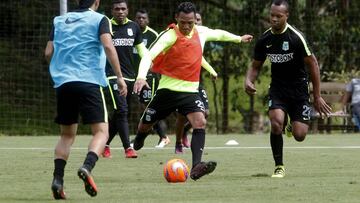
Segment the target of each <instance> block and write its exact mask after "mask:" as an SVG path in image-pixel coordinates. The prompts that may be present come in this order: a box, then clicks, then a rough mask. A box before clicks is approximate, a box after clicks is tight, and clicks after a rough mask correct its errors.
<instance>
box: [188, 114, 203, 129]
mask: <svg viewBox="0 0 360 203" xmlns="http://www.w3.org/2000/svg"><path fill="white" fill-rule="evenodd" d="M191 126H192V127H193V128H194V129H205V127H206V119H205V117H202V118H199V119H195V120H194V123H191Z"/></svg>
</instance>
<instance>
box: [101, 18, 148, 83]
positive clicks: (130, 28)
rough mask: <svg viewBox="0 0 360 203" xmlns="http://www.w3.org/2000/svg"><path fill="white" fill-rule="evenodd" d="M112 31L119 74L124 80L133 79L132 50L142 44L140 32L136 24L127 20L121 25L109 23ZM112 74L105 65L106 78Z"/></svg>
mask: <svg viewBox="0 0 360 203" xmlns="http://www.w3.org/2000/svg"><path fill="white" fill-rule="evenodd" d="M111 24H112V30H113V44H114V46H115V49H116V52H117V54H118V57H119V61H120V66H121V72H122V74H123V76H124V78H127V79H135V78H136V75H137V69H138V67H136V65H135V60H134V54H133V49H134V47H135V46H136V45H138V44H140V43H142V41H143V40H142V36H141V30H140V27H139V25H138V24H136V23H135V22H133V21H131V20H128V19H127V22H126V23H125V24H123V25H120V24H117V23H116V22H115V20H112V21H111ZM114 75H115V74H114V72H113V70H112V68H111V66H110V64H109V63H106V76H108V77H109V76H114Z"/></svg>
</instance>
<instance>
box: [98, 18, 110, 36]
mask: <svg viewBox="0 0 360 203" xmlns="http://www.w3.org/2000/svg"><path fill="white" fill-rule="evenodd" d="M105 33H109V34H112V29H111V22H110V20H109V18H108V17H106V16H104V17H103V19H101V21H100V25H99V36H100V35H102V34H105Z"/></svg>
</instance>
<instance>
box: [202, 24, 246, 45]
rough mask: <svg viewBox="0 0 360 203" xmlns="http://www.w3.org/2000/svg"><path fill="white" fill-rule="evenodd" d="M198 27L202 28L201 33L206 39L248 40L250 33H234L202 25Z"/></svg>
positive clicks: (236, 41) (237, 41) (238, 41)
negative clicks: (241, 34)
mask: <svg viewBox="0 0 360 203" xmlns="http://www.w3.org/2000/svg"><path fill="white" fill-rule="evenodd" d="M198 29H204V31H202V32H201V33H202V34H204V35H205V38H206V41H225V42H235V43H240V42H250V41H251V40H252V39H253V36H252V35H248V34H245V35H243V36H239V35H235V34H233V33H230V32H228V31H225V30H220V29H210V28H207V27H204V26H198Z"/></svg>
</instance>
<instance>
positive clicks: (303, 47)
mask: <svg viewBox="0 0 360 203" xmlns="http://www.w3.org/2000/svg"><path fill="white" fill-rule="evenodd" d="M297 36H298V39H297V44H299V50H300V52H301V54H302V56H303V57H306V56H311V55H312V53H311V50H310V47H309V45H308V43H307V41H306V39H305V37H304V35H303V34H302V33H300V32H299V33H297Z"/></svg>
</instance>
